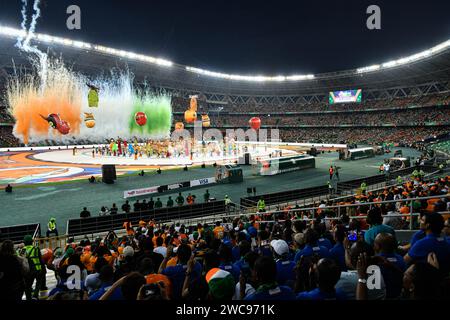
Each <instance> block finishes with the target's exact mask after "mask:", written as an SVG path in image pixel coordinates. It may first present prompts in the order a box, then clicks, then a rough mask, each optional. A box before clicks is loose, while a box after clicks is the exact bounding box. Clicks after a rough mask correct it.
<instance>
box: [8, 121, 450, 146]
mask: <svg viewBox="0 0 450 320" xmlns="http://www.w3.org/2000/svg"><path fill="white" fill-rule="evenodd" d="M219 129H220V128H219ZM221 129H222V130H224V131H225V128H221ZM227 129H233V128H232V127H230V128H227ZM243 129H247V128H245V127H244V128H243ZM273 129H276V128H273ZM278 130H279V138H280V139H281V140H282V141H285V142H311V143H367V144H382V143H384V142H393V143H398V144H401V145H406V146H409V145H412V144H414V143H415V142H421V141H422V140H426V139H429V138H433V137H435V136H440V135H444V134H447V133H449V132H450V125H449V126H432V127H417V126H414V127H324V128H320V127H319V128H315V127H314V128H304V127H303V128H302V127H292V128H279V129H278ZM12 131H13V127H12V126H3V127H2V126H0V147H17V146H23V145H22V144H21V143H20V141H19V140H18V139H17V138H15V137H14V135H13V133H12ZM270 137H271V135H270V132H269V133H268V138H270ZM272 137H273V136H272ZM103 142H104V141H88V140H80V141H77V143H78V144H92V143H103ZM40 145H64V144H61V143H60V142H58V141H52V140H46V141H44V142H43V143H40V144H30V146H40Z"/></svg>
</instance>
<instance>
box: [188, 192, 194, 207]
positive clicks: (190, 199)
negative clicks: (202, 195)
mask: <svg viewBox="0 0 450 320" xmlns="http://www.w3.org/2000/svg"><path fill="white" fill-rule="evenodd" d="M186 202H187V204H188V205H193V204H194V202H195V196H193V195H191V194H190V193H189V195H188V196H187V198H186Z"/></svg>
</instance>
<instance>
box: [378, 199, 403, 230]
mask: <svg viewBox="0 0 450 320" xmlns="http://www.w3.org/2000/svg"><path fill="white" fill-rule="evenodd" d="M387 210H388V212H387V214H386V215H385V216H384V218H383V225H386V226H389V227H391V228H392V229H394V230H401V229H403V225H404V221H403V219H402V217H399V216H395V215H399V214H400V213H399V212H397V211H396V210H395V205H394V204H392V203H389V204H388V205H387Z"/></svg>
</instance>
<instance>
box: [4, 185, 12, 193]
mask: <svg viewBox="0 0 450 320" xmlns="http://www.w3.org/2000/svg"><path fill="white" fill-rule="evenodd" d="M12 191H13V188H12V186H11V185H10V184H8V185H7V186H6V187H5V192H6V193H12Z"/></svg>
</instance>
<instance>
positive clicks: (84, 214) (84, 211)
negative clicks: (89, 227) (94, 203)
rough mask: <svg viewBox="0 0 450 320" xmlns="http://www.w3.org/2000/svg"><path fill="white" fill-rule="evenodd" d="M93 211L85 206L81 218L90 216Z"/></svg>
mask: <svg viewBox="0 0 450 320" xmlns="http://www.w3.org/2000/svg"><path fill="white" fill-rule="evenodd" d="M90 216H91V213H90V212H89V211H88V210H87V208H86V207H84V208H83V211H81V212H80V218H89V217H90Z"/></svg>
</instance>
